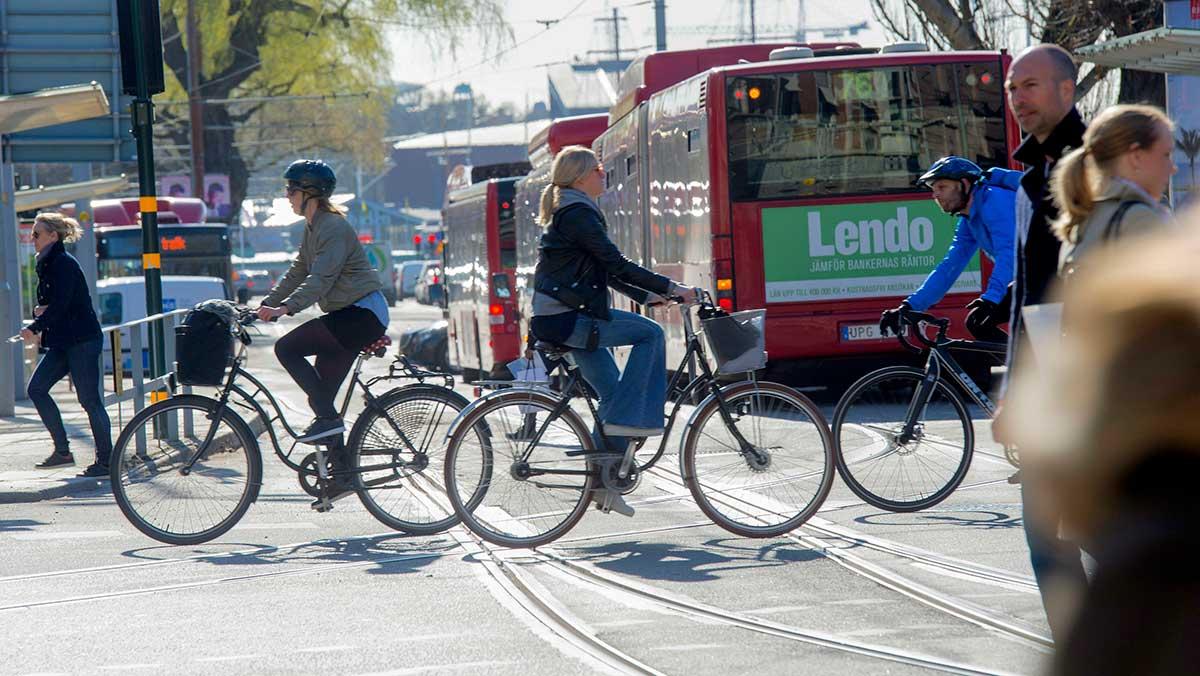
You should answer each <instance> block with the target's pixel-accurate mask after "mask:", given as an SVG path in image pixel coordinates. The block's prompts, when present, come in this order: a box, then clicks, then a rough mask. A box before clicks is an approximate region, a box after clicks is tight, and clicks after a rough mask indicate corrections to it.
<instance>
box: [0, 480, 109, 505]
mask: <svg viewBox="0 0 1200 676" xmlns="http://www.w3.org/2000/svg"><path fill="white" fill-rule="evenodd" d="M13 483H15V484H17V485H18V486H20V485H21V484H25V486H26V487H27V488H26V489H25V490H12V489H11V488H9V487H7V486H0V505H15V504H25V503H34V502H42V501H45V500H54V499H56V498H67V497H71V498H73V497H79V496H82V495H92V494H100V495H103V494H111V493H112V490H111V488H110V487H109V485H108V480H107V479H104V480H97V479H91V478H84V477H74V478H70V479H63V480H61V481H57V482H48V481H38V482H13ZM30 484H33V485H30ZM38 484H48V485H46V486H45V487H44V488H39V487H36V485H38Z"/></svg>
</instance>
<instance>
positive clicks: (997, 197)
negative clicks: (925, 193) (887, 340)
mask: <svg viewBox="0 0 1200 676" xmlns="http://www.w3.org/2000/svg"><path fill="white" fill-rule="evenodd" d="M1020 179H1021V172H1019V171H1010V170H1008V169H989V170H988V171H986V172H985V171H984V170H982V169H980V168H979V166H978V165H976V164H975V163H974V162H971V161H970V160H967V159H964V158H961V157H954V156H950V157H943V158H942V159H940V160H938V161H937V162H934V163H933V166H931V167H929V171H927V172H925V173H924V174H922V175H921V178H919V179H918V180H917V182H918V183H920V184H921V185H924V186H927V187H928V188H929V189H930V190H932V191H933V199H934V201H936V202H937V203H938V206H939V207H941V209H942V211H944V212H946V213H948V214H954V215H956V216H958V225H957V228H956V230H955V231H954V240H953V241H952V242H951V243H950V249H949V250H948V251H946V255H945V257H943V258H942V262H941V263H938V266H937V267H936V268H934V270H933V272H931V273H929V276H928V277H926V278H925V281H924V282H922V284H921V286H920V288H918V289H917V290H916V291H915V292H913V294H912V295H911V296H909V297H908V298H906V299H905V300H904V302H903V303H901V304H900V307H898V308H896V309H894V310H888V311H886V312H884V313H883V316H882V317H881V318H880V321H879V327H880V329H884V328H887V329H889V330H891V331H893V332H896V331H898V329H899V327H900V316H899V315H900V311H901V310H902V309H912V310H916V311H918V312H924V311H925V310H926V309H927V308H929V307H930V306H932V305H934V304H936V303H937V302H938V301H940V300H941V299H942V297H943V296H945V295H946V292H947V291H949V290H950V288H951V287H952V286H954V282H955V281H957V280H958V277H959V275H961V274H962V272H963V270H965V269H966V267H967V264H968V263H969V262H970V261H971V257H972V256H974V255H975V252H976V251H978V250H980V249H982V250H983V252H984V253H985V254H987V256H988V258H991V259H992V263H993V267H992V275H991V277H989V278H988V286H987V289H986V290H984V292H983V294H982V295H981V296H980V297H979V298H976V299H975V300H973V301H971V303H970V304H969V305H967V308H969V309H970V310H971V312H970V314H968V315H967V330H968V331H970V332H971V335H973V336H975V338H976V339H977V340H983V341H988V342H993V343H1003V342H1005V341H1006V340H1007V335H1006V334H1005V333H1004V331H1002V330H1000V328H999V325H1000V324H1003V323H1005V322H1007V321H1008V303H1007V302H1005V292H1006V291H1007V289H1008V283H1009V282H1011V281H1012V276H1013V254H1014V252H1015V250H1014V248H1013V239H1014V237H1015V236H1016V220H1015V215H1014V213H1013V208H1014V204H1015V203H1016V197H1017V187H1018V186H1019V185H1020Z"/></svg>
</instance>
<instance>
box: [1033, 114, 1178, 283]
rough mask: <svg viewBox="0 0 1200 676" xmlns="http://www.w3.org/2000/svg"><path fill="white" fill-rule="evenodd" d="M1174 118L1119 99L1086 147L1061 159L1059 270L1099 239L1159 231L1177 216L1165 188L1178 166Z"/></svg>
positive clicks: (1057, 176) (1067, 271)
mask: <svg viewBox="0 0 1200 676" xmlns="http://www.w3.org/2000/svg"><path fill="white" fill-rule="evenodd" d="M1173 129H1174V127H1173V125H1172V124H1171V121H1170V120H1169V119H1168V118H1167V116H1166V115H1165V114H1163V112H1162V111H1161V110H1159V109H1158V108H1155V107H1154V106H1143V105H1118V106H1112V107H1110V108H1108V109H1106V110H1105V111H1104V112H1102V113H1100V115H1098V116H1097V117H1096V119H1095V120H1094V121H1093V122H1092V124H1091V125H1090V126H1089V127H1088V129H1087V131H1086V132H1085V133H1084V135H1083V146H1082V147H1080V148H1076V149H1075V150H1074V151H1072V152H1071V153H1070V154H1069V155H1067V156H1066V157H1064V158H1062V159H1061V160H1060V161H1059V162H1058V165H1057V166H1056V167H1055V169H1054V175H1053V176H1051V178H1050V190H1051V193H1052V194H1053V196H1054V201H1055V203H1056V204H1057V205H1058V209H1059V217H1058V220H1057V221H1055V222H1054V224H1053V225H1052V226H1051V227H1052V229H1053V230H1054V234H1055V235H1056V236H1057V237H1058V239H1059V240H1060V241H1061V242H1062V243H1063V246H1062V252H1061V254H1060V256H1059V276H1060V277H1062V278H1063V279H1064V280H1069V279H1071V278H1072V277H1073V276H1074V275H1075V274H1076V272H1077V270H1078V264H1079V260H1080V259H1081V258H1082V257H1084V256H1085V255H1087V252H1088V251H1090V250H1092V249H1094V248H1099V247H1100V246H1102V245H1104V244H1106V243H1109V242H1112V241H1115V240H1117V239H1124V238H1127V237H1130V236H1136V235H1140V234H1143V233H1146V232H1149V231H1153V230H1155V229H1156V228H1157V227H1158V226H1159V225H1161V224H1162V223H1164V222H1166V221H1169V220H1170V212H1169V211H1168V210H1167V209H1166V208H1165V207H1164V206H1163V205H1162V198H1163V195H1164V194H1165V193H1166V191H1167V188H1168V187H1169V186H1170V183H1171V175H1172V174H1174V173H1175V170H1176V167H1175V162H1174V161H1173V159H1172V153H1173V152H1174V149H1175V143H1174V136H1173Z"/></svg>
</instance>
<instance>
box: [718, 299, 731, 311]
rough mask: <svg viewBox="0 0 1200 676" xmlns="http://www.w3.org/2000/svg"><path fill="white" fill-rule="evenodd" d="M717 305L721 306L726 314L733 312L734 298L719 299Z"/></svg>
mask: <svg viewBox="0 0 1200 676" xmlns="http://www.w3.org/2000/svg"><path fill="white" fill-rule="evenodd" d="M717 305H720V306H721V309H722V310H724V311H726V312H733V299H732V298H718V299H717Z"/></svg>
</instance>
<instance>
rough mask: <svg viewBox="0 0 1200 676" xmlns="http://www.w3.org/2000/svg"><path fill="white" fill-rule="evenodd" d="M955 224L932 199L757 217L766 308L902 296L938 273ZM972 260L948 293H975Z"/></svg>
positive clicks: (977, 284) (977, 277)
mask: <svg viewBox="0 0 1200 676" xmlns="http://www.w3.org/2000/svg"><path fill="white" fill-rule="evenodd" d="M956 223H957V219H956V218H955V217H954V216H950V215H948V214H946V213H943V212H942V210H941V209H940V208H938V206H937V204H936V203H935V202H934V201H933V200H931V199H921V200H904V201H897V202H869V203H859V204H833V205H814V206H795V207H773V208H765V209H763V210H762V232H763V265H764V269H765V275H766V286H767V288H766V291H767V302H768V303H797V302H806V301H830V300H846V299H854V298H882V297H899V296H907V295H908V294H910V293H912V292H913V291H915V290H916V289H917V287H918V286H920V285H921V282H923V281H924V280H925V278H926V277H927V276H928V275H929V273H930V272H931V271H932V270H933V269H934V268H935V267H937V264H938V262H939V261H941V260H942V257H943V256H945V255H946V250H947V249H949V248H950V242H951V241H953V239H954V229H955V224H956ZM980 289H982V277H981V272H980V269H979V256H978V254H976V256H975V257H974V258H972V259H971V262H970V263H969V264H968V265H967V269H966V271H964V272H963V274H962V276H961V277H959V278H958V281H957V282H955V284H954V286H953V287H951V289H950V292H951V293H954V292H967V291H970V292H979V291H980Z"/></svg>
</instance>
